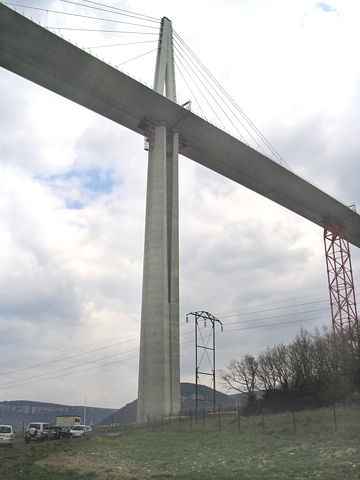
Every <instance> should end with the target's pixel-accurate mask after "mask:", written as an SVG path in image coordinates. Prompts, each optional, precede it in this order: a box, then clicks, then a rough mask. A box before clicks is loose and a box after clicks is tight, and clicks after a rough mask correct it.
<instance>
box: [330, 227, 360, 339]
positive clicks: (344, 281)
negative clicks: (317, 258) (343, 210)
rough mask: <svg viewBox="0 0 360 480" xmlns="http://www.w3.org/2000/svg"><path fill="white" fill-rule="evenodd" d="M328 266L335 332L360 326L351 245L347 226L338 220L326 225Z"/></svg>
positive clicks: (342, 331)
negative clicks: (338, 222) (345, 227)
mask: <svg viewBox="0 0 360 480" xmlns="http://www.w3.org/2000/svg"><path fill="white" fill-rule="evenodd" d="M324 244H325V256H326V267H327V275H328V282H329V294H330V306H331V316H332V328H333V332H334V334H335V333H339V334H340V335H341V334H343V333H344V329H346V328H348V329H349V330H353V329H354V328H356V329H357V328H358V316H357V308H356V300H355V289H354V280H353V274H352V268H351V257H350V246H349V241H348V237H347V233H346V230H345V229H344V228H342V227H341V226H339V225H337V224H336V223H335V222H332V221H330V222H328V223H327V224H326V226H325V228H324Z"/></svg>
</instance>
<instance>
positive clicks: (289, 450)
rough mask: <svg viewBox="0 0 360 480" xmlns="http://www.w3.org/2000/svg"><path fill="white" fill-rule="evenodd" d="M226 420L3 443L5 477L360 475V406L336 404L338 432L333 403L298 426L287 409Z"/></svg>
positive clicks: (329, 479)
mask: <svg viewBox="0 0 360 480" xmlns="http://www.w3.org/2000/svg"><path fill="white" fill-rule="evenodd" d="M221 423H222V425H221V431H219V430H218V429H219V425H218V419H217V418H215V419H212V420H207V421H206V424H205V426H204V425H203V423H202V421H200V422H199V423H198V424H197V425H195V424H193V426H192V429H191V428H190V423H189V422H188V423H185V422H183V423H182V425H181V431H179V424H178V423H177V422H175V423H173V424H172V426H171V427H172V428H171V431H170V430H169V428H168V426H166V427H165V428H164V429H163V430H156V431H146V430H145V431H142V430H139V429H135V428H129V427H127V428H126V429H123V430H122V431H121V435H120V436H102V437H100V436H94V437H93V438H91V439H86V440H85V441H82V440H69V441H67V440H63V441H59V442H49V443H46V444H42V445H21V446H20V447H16V448H14V449H12V450H10V449H6V450H5V449H2V451H0V465H1V468H0V478H1V479H3V478H4V479H5V478H6V479H8V480H15V479H16V480H25V479H26V480H32V479H34V480H35V479H36V480H41V479H48V478H51V479H52V480H57V479H59V480H60V479H61V480H64V479H66V480H68V479H72V478H73V479H80V478H83V479H92V478H93V479H101V478H105V479H114V480H115V479H117V480H118V479H122V478H124V479H125V478H126V479H147V478H174V479H177V480H180V479H181V480H182V479H194V480H202V479H204V480H205V479H206V480H211V479H237V480H240V479H243V480H248V479H259V480H260V479H264V480H265V479H266V480H272V479H274V480H275V479H276V480H281V479H294V480H300V479H301V480H306V479H309V480H310V479H311V480H313V479H324V480H340V479H341V480H347V479H351V480H353V479H360V410H359V408H357V409H355V408H351V409H345V408H342V409H338V410H337V423H338V431H337V432H335V429H334V421H333V411H332V410H331V409H322V410H317V411H312V412H311V411H307V412H302V413H297V414H296V434H294V425H293V417H292V415H291V414H289V413H288V414H283V415H266V416H265V419H264V424H265V429H264V430H263V426H262V421H261V417H251V418H247V419H243V418H242V419H241V432H240V433H239V431H238V424H237V420H236V417H230V416H226V417H225V416H224V417H223V418H222V421H221ZM114 430H116V429H114ZM118 430H119V429H118ZM113 433H114V432H113ZM2 475H3V476H2Z"/></svg>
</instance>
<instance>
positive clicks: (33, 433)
mask: <svg viewBox="0 0 360 480" xmlns="http://www.w3.org/2000/svg"><path fill="white" fill-rule="evenodd" d="M55 438H56V432H55V429H54V428H53V427H52V426H51V425H50V423H45V422H32V423H29V426H28V428H27V430H26V432H25V435H24V440H25V442H26V443H29V442H32V441H40V440H54V439H55Z"/></svg>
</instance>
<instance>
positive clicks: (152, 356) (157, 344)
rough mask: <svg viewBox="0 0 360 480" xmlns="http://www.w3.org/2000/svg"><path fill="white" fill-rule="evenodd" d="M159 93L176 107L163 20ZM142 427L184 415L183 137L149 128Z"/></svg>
mask: <svg viewBox="0 0 360 480" xmlns="http://www.w3.org/2000/svg"><path fill="white" fill-rule="evenodd" d="M154 90H155V91H156V92H158V93H160V94H161V95H165V96H166V97H167V98H169V99H170V100H173V101H176V89H175V74H174V57H173V44H172V26H171V21H170V20H169V19H168V18H166V17H164V18H163V19H162V22H161V30H160V38H159V44H158V53H157V61H156V69H155V79H154ZM148 127H149V156H148V178H147V198H146V219H145V248H144V270H143V287H142V309H141V334H140V361H139V387H138V407H137V422H138V423H142V422H146V421H147V419H148V418H151V419H154V418H157V419H159V418H162V417H163V416H166V415H169V414H177V413H178V412H179V410H180V347H179V227H178V224H179V202H178V153H179V136H178V133H176V132H174V131H172V130H171V129H169V128H168V127H167V126H166V125H165V123H158V124H156V125H149V126H148Z"/></svg>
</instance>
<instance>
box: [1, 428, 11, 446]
mask: <svg viewBox="0 0 360 480" xmlns="http://www.w3.org/2000/svg"><path fill="white" fill-rule="evenodd" d="M14 433H15V432H14V430H13V427H12V426H11V425H0V446H5V445H6V446H9V447H12V446H13V445H14Z"/></svg>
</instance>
